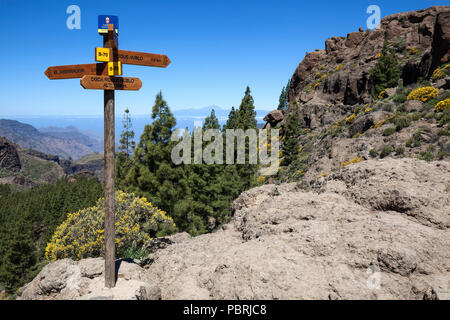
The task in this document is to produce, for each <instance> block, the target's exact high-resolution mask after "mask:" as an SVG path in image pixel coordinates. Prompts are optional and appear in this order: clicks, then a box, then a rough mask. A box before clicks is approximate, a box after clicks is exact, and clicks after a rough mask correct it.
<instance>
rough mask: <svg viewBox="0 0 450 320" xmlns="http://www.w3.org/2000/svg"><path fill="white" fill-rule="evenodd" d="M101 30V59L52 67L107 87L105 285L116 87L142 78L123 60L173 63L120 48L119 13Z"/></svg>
mask: <svg viewBox="0 0 450 320" xmlns="http://www.w3.org/2000/svg"><path fill="white" fill-rule="evenodd" d="M98 32H99V34H100V35H102V36H103V48H95V60H96V61H99V62H100V63H91V64H76V65H66V66H54V67H48V68H47V70H46V71H45V75H46V76H47V77H48V78H49V79H50V80H56V79H74V78H81V79H80V85H81V86H82V87H83V88H84V89H94V90H104V101H103V107H104V110H103V114H104V150H105V153H104V166H105V233H104V234H105V286H106V287H107V288H113V287H114V286H115V285H116V248H115V209H114V154H115V146H114V107H115V105H114V104H115V102H114V91H115V90H139V89H140V88H141V87H142V81H141V80H140V79H139V78H130V77H116V76H119V75H122V64H134V65H140V66H148V67H160V68H165V67H167V66H168V65H169V64H170V59H169V58H168V57H167V56H166V55H162V54H154V53H145V52H134V51H125V50H119V41H118V35H119V17H117V16H105V15H103V16H98Z"/></svg>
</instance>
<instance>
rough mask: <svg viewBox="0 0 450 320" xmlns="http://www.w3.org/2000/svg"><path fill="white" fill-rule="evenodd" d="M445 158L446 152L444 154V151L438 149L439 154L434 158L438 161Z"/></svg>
mask: <svg viewBox="0 0 450 320" xmlns="http://www.w3.org/2000/svg"><path fill="white" fill-rule="evenodd" d="M446 156H447V152H445V150H444V149H440V150H439V152H438V153H437V155H436V158H437V159H438V160H443V159H444V158H445V157H446Z"/></svg>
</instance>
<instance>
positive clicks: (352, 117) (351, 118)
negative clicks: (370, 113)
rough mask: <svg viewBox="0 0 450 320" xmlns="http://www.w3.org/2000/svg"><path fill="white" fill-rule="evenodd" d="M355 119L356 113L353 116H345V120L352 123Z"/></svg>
mask: <svg viewBox="0 0 450 320" xmlns="http://www.w3.org/2000/svg"><path fill="white" fill-rule="evenodd" d="M355 119H356V115H355V114H352V115H351V116H349V117H347V118H345V122H347V123H352V122H353V121H355Z"/></svg>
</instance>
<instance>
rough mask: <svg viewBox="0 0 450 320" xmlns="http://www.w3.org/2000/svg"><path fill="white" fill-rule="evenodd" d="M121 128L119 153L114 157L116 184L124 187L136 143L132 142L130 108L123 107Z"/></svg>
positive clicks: (132, 132)
mask: <svg viewBox="0 0 450 320" xmlns="http://www.w3.org/2000/svg"><path fill="white" fill-rule="evenodd" d="M122 124H123V130H122V133H121V134H120V141H119V143H120V144H119V153H118V155H117V158H116V166H115V170H116V180H115V183H116V186H117V187H118V188H123V187H124V181H125V177H126V175H127V174H128V171H129V170H130V168H131V166H132V159H131V155H132V153H133V152H134V149H135V147H136V143H135V142H134V131H133V130H132V129H131V128H132V123H131V116H130V110H129V109H128V108H127V109H125V113H124V116H123V120H122Z"/></svg>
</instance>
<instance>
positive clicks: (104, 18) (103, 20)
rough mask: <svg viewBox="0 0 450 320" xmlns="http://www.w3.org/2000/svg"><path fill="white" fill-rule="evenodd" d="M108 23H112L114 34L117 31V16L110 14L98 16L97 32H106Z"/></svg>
mask: <svg viewBox="0 0 450 320" xmlns="http://www.w3.org/2000/svg"><path fill="white" fill-rule="evenodd" d="M108 24H113V25H114V29H115V31H116V34H118V33H119V16H111V15H100V16H98V33H100V34H103V33H108Z"/></svg>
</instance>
